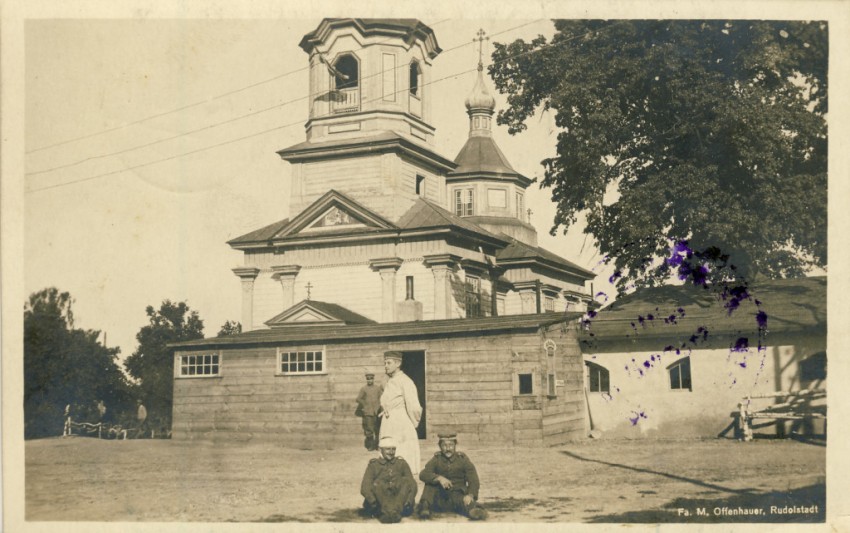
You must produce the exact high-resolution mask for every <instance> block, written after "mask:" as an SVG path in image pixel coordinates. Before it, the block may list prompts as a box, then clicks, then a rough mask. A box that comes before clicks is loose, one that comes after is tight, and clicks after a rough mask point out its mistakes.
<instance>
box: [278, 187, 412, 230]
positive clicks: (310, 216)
mask: <svg viewBox="0 0 850 533" xmlns="http://www.w3.org/2000/svg"><path fill="white" fill-rule="evenodd" d="M366 229H375V230H380V229H396V225H395V224H393V223H392V222H390V221H389V220H387V219H385V218H384V217H382V216H381V215H379V214H377V213H375V212H374V211H372V210H370V209H369V208H367V207H365V206H363V205H361V204H360V203H358V202H356V201H355V200H352V199H351V198H349V197H347V196H345V195H344V194H342V193H339V192H337V191H333V190H331V191H328V192H327V193H326V194H324V195H323V196H322V197H321V198H319V199H318V200H316V201H315V202H313V203H312V204H310V205H309V206H308V207H307V208H306V209H304V210H303V211H301V213H299V214H298V215H297V216H296V217H295V218H293V219H292V221H291V222H290V223H289V224H287V225H286V226H284V227H283V228H281V230H280V231H279V232H278V233H277V235H275V238H281V237H292V236H294V235H298V234H302V233H307V234H315V233H322V232H338V231H348V230H351V231H358V230H366Z"/></svg>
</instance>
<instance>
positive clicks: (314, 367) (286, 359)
mask: <svg viewBox="0 0 850 533" xmlns="http://www.w3.org/2000/svg"><path fill="white" fill-rule="evenodd" d="M275 361H276V367H275V375H278V376H314V375H323V374H327V373H328V361H327V351H326V350H325V347H324V346H310V347H293V348H278V349H277V357H276V358H275Z"/></svg>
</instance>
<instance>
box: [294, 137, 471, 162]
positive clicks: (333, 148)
mask: <svg viewBox="0 0 850 533" xmlns="http://www.w3.org/2000/svg"><path fill="white" fill-rule="evenodd" d="M393 150H401V151H403V152H404V153H406V154H407V155H410V156H412V157H415V158H417V159H419V160H420V161H424V162H426V163H428V164H430V165H432V166H435V167H437V168H439V169H440V170H442V171H449V170H451V169H453V168H455V164H454V163H453V162H452V161H451V160H449V159H447V158H445V157H443V156H441V155H440V154H438V153H437V152H435V151H434V150H432V149H431V148H430V147H428V146H425V145H424V144H420V143H418V142H414V141H412V140H411V139H408V138H407V137H403V136H402V135H400V134H398V133H396V132H394V131H380V132H378V133H375V134H373V135H363V136H361V137H358V138H356V139H333V140H330V141H319V142H311V141H305V142H301V143H298V144H295V145H292V146H290V147H288V148H284V149H283V150H279V151H278V152H277V153H278V154H279V155H280V157H282V158H283V159H285V160H287V161H291V162H295V161H301V160H305V159H310V160H313V159H319V158H322V157H339V156H349V155H360V154H364V153H369V154H373V153H376V152H382V151H393Z"/></svg>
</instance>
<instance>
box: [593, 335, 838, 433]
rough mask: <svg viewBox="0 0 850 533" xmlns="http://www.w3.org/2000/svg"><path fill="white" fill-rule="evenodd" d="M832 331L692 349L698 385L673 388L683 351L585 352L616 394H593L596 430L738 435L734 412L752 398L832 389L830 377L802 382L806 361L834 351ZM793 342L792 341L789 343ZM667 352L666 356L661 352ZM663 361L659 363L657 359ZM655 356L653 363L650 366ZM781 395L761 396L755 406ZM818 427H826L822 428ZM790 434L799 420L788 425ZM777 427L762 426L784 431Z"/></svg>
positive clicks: (693, 370) (693, 376) (693, 373)
mask: <svg viewBox="0 0 850 533" xmlns="http://www.w3.org/2000/svg"><path fill="white" fill-rule="evenodd" d="M825 341H826V339H825V336H822V335H799V336H797V337H795V338H794V339H793V344H791V343H790V342H792V341H791V340H789V339H785V340H784V341H783V343H782V344H778V345H773V346H768V348H767V349H766V350H765V351H763V352H762V353H759V352H758V351H757V349H755V348H750V349H749V350H748V351H747V352H740V353H739V352H730V350H729V348H728V347H719V346H711V347H708V348H706V349H699V350H694V351H693V352H691V354H690V362H691V376H692V390H674V389H671V387H670V378H669V374H668V370H667V368H668V366H669V365H671V364H674V363H676V362H677V361H678V360H680V359H681V358H682V357H684V356H685V355H686V354H682V355H679V356H676V355H674V354H673V353H663V352H661V350H659V349H656V350H648V349H645V347H644V348H643V349H633V350H630V349H629V347H627V346H623V349H622V351H614V350H616V348H611V349H609V350H606V351H605V352H597V353H588V354H585V356H584V360H585V361H588V362H592V363H595V364H598V365H601V366H603V367H604V368H606V369H607V370H608V371H609V375H610V387H611V390H610V394H605V393H600V392H588V406H589V411H590V419H591V420H592V423H593V429H597V430H600V431H602V432H603V433H604V434H605V435H606V436H607V435H610V436H619V437H629V438H639V437H716V436H718V435H721V434H723V435H725V436H727V437H732V436H734V428H732V427H730V425H731V424H732V423H733V422H734V420H735V419H734V418H733V417H732V416H731V415H732V413H733V412H736V411H737V408H738V403H739V402H741V401H742V399H743V398H744V397H746V396H748V395H756V394H762V393H770V392H779V391H787V390H800V389H802V388H824V389H825V388H826V383H825V380H820V381H817V382H805V383H801V380H800V378H801V376H800V362H801V361H802V360H804V359H805V358H806V357H808V356H810V355H813V354H815V353H817V352H821V351H824V350H825V349H826V344H825ZM786 343H787V344H786ZM660 352H661V353H660ZM659 354H660V355H661V358H660V360H659V359H656V360H655V361H653V360H652V358H653V357H656V358H658V356H659ZM645 361H648V362H649V363H650V366H649V367H645V366H644V365H643V363H644V362H645ZM774 402H775V400H772V399H759V400H753V403H752V406H753V408H755V409H760V408H764V407H767V406H768V405H770V404H771V403H774ZM817 426H819V427H815V428H813V430H814V432H819V431H820V432H822V430H823V428H822V425H817ZM782 428H784V429H785V430H787V431H790V430H791V429H792V424H783V425H782ZM776 431H777V426H776V425H773V426H770V427H768V428H765V429H762V430H761V432H762V433H767V434H773V433H776Z"/></svg>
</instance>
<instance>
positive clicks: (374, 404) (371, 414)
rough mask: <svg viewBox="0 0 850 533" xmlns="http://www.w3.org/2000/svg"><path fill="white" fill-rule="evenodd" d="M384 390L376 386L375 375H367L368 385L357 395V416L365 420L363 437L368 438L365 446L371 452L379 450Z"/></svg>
mask: <svg viewBox="0 0 850 533" xmlns="http://www.w3.org/2000/svg"><path fill="white" fill-rule="evenodd" d="M382 392H384V388H383V387H381V386H380V385H375V374H373V373H371V372H370V373H368V374H366V384H365V385H363V387H362V388H361V389H360V392H359V393H358V394H357V410H356V411H355V414H356V415H357V416H359V417H361V418H362V419H363V435H364V436H365V437H366V439H365V441H364V442H363V445H364V446H366V449H367V450H369V451H370V452H371V451H374V450H377V449H378V431H380V428H379V427H378V420H379V418H378V411H380V409H381V393H382Z"/></svg>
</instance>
